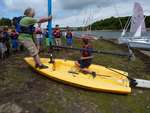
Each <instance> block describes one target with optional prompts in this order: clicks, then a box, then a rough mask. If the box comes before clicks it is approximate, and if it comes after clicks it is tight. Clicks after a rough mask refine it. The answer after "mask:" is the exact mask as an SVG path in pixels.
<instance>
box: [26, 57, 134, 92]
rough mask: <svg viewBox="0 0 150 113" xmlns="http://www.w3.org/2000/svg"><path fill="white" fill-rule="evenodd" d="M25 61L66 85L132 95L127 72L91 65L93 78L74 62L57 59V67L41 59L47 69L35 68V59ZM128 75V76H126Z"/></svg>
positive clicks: (42, 73)
mask: <svg viewBox="0 0 150 113" xmlns="http://www.w3.org/2000/svg"><path fill="white" fill-rule="evenodd" d="M25 61H26V62H27V63H28V64H29V65H30V66H31V67H32V68H33V69H34V70H36V71H37V72H38V73H40V74H41V75H44V76H46V77H49V78H51V79H54V80H57V81H60V82H63V83H65V84H69V85H73V86H77V87H81V88H85V89H89V90H94V91H102V92H110V93H117V94H129V93H131V87H130V86H129V80H128V78H127V77H126V76H128V73H127V72H124V71H120V70H117V69H112V68H111V69H110V68H106V67H104V66H100V65H91V66H90V67H89V70H91V71H94V72H96V74H97V76H96V77H95V78H93V76H92V75H91V74H83V73H81V72H80V71H79V69H78V68H77V67H75V66H74V61H70V60H67V61H65V60H62V59H55V65H53V64H49V58H41V61H42V63H43V64H45V65H47V66H48V67H49V68H47V69H38V68H35V64H34V61H33V58H31V57H28V58H25ZM125 75H126V76H125Z"/></svg>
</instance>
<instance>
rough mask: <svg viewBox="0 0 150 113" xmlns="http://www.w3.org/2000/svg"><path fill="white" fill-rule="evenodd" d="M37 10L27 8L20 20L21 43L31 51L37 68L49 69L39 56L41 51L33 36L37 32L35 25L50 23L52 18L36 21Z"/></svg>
mask: <svg viewBox="0 0 150 113" xmlns="http://www.w3.org/2000/svg"><path fill="white" fill-rule="evenodd" d="M34 16H35V10H34V9H33V8H27V9H26V10H25V11H24V16H23V18H22V19H21V20H20V22H19V25H20V33H19V37H18V39H19V41H20V43H22V44H23V46H24V47H25V48H27V50H28V51H29V53H30V55H31V56H32V57H33V59H34V61H35V67H36V68H39V69H45V68H48V67H47V66H46V65H44V64H42V63H41V61H40V57H39V55H38V53H39V51H38V49H37V47H36V45H35V43H34V41H33V34H34V31H35V28H34V25H35V24H36V23H44V22H47V21H50V20H51V19H52V16H49V17H47V18H42V19H40V20H38V19H35V18H34Z"/></svg>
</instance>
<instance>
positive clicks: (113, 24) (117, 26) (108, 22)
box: [91, 16, 150, 30]
mask: <svg viewBox="0 0 150 113" xmlns="http://www.w3.org/2000/svg"><path fill="white" fill-rule="evenodd" d="M119 19H120V21H121V23H122V25H121V23H120V21H119ZM129 19H131V16H126V17H118V18H116V17H110V18H107V19H104V20H100V21H96V22H94V23H93V24H92V25H91V28H92V30H121V29H122V27H123V28H124V26H125V25H126V23H127V21H128V20H129ZM145 23H146V27H147V28H150V16H147V17H146V19H145ZM128 28H130V26H129V27H128Z"/></svg>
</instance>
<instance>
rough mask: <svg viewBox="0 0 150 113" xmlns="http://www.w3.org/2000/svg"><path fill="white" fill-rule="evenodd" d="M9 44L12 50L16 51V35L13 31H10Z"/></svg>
mask: <svg viewBox="0 0 150 113" xmlns="http://www.w3.org/2000/svg"><path fill="white" fill-rule="evenodd" d="M10 37H11V43H12V49H13V51H14V52H16V51H18V46H19V45H18V33H17V32H16V30H15V29H13V30H12V32H11V34H10Z"/></svg>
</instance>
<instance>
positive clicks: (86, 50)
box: [75, 38, 96, 78]
mask: <svg viewBox="0 0 150 113" xmlns="http://www.w3.org/2000/svg"><path fill="white" fill-rule="evenodd" d="M83 44H84V45H83V48H82V49H81V54H82V56H81V58H80V60H78V61H76V62H75V65H76V66H77V67H79V68H80V71H81V72H83V73H85V74H92V75H93V77H94V78H95V76H96V73H95V72H93V71H90V70H88V69H87V68H88V67H89V66H90V65H91V63H92V58H93V56H92V49H93V48H92V46H91V45H90V44H89V39H86V38H83Z"/></svg>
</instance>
